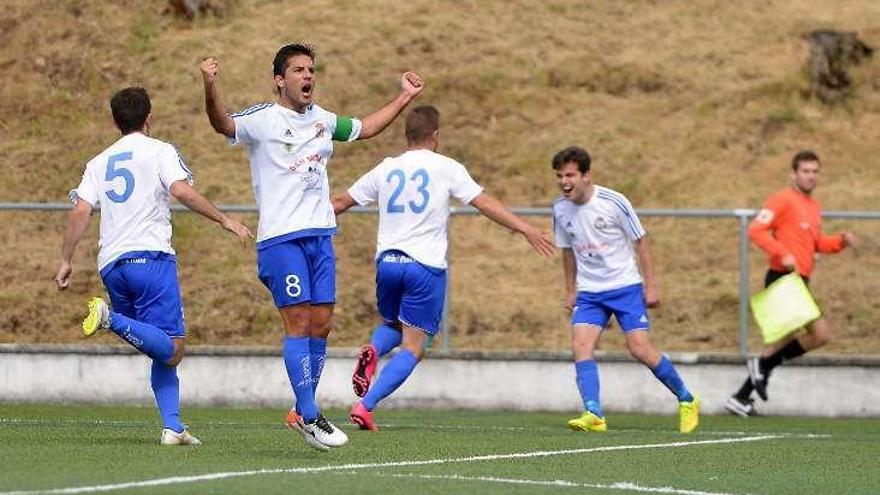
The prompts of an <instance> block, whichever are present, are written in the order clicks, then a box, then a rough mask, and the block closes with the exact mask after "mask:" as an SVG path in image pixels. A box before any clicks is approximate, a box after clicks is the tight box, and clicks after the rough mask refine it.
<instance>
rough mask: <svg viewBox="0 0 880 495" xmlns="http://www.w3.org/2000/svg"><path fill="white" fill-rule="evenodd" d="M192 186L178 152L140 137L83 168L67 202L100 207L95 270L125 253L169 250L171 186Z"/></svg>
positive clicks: (131, 138) (134, 136)
mask: <svg viewBox="0 0 880 495" xmlns="http://www.w3.org/2000/svg"><path fill="white" fill-rule="evenodd" d="M179 180H185V181H187V182H189V183H190V184H192V173H190V171H189V169H188V168H186V164H184V162H183V159H182V158H181V157H180V154H179V153H178V152H177V149H176V148H175V147H174V146H172V145H171V144H168V143H166V142H164V141H160V140H158V139H153V138H151V137H148V136H145V135H143V134H141V133H139V132H135V133H132V134H127V135H125V136H123V137H122V138H120V139H119V140H118V141H116V142H115V143H113V144H112V145H111V146H110V147H109V148H107V149H106V150H104V151H103V152H102V153H101V154H100V155H98V156H96V157H94V158H92V159H91V160H89V162H88V163H87V164H86V171H85V173H83V178H82V181H81V182H80V184H79V186H77V188H76V189H74V190H72V191H70V199H71V201H73V202H74V203H76V202H77V201H78V200H79V199H82V200H83V201H86V202H88V203H89V204H91V205H92V206H97V205H98V204H100V205H101V232H100V239H99V241H98V247H99V251H98V269H99V270H101V269H103V268H104V267H106V266H107V265H109V264H110V263H111V262H113V261H115V260H116V259H118V258H119V257H120V256H122V255H124V254H125V253H128V252H132V251H160V252H164V253H170V254H174V249H173V248H172V247H171V209H170V207H169V202H170V190H171V185H172V184H174V183H175V182H177V181H179Z"/></svg>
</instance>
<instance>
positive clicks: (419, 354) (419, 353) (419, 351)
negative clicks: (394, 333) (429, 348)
mask: <svg viewBox="0 0 880 495" xmlns="http://www.w3.org/2000/svg"><path fill="white" fill-rule="evenodd" d="M407 350H409V352H411V353H412V355H413V356H415V358H416V360H417V361H421V360H422V357H424V355H425V348H424V346H422V347H419V348H418V349H410V348H407Z"/></svg>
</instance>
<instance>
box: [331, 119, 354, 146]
mask: <svg viewBox="0 0 880 495" xmlns="http://www.w3.org/2000/svg"><path fill="white" fill-rule="evenodd" d="M353 128H354V124H352V122H351V118H350V117H343V116H341V115H340V116H337V117H336V130H334V131H333V140H334V141H348V140H349V139H351V130H352V129H353Z"/></svg>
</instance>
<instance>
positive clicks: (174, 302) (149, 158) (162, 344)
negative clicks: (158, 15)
mask: <svg viewBox="0 0 880 495" xmlns="http://www.w3.org/2000/svg"><path fill="white" fill-rule="evenodd" d="M110 107H111V110H112V112H113V119H114V121H115V122H116V126H117V127H118V128H119V130H120V132H122V138H120V139H119V140H118V141H116V142H115V143H113V144H112V145H111V146H110V147H109V148H107V149H106V150H104V151H103V152H102V153H101V154H99V155H98V156H96V157H95V158H93V159H92V160H90V161H89V162H88V164H87V165H86V170H85V173H84V174H83V178H82V181H81V182H80V184H79V186H77V188H76V189H74V190H72V191H71V193H70V198H71V200H72V201H73V203H74V206H73V210H72V211H71V213H70V217H69V219H68V226H67V234H66V235H65V237H64V246H63V248H62V253H61V266H60V267H59V268H58V272H57V274H56V275H55V282H56V283H57V285H58V289H59V290H63V289H66V288H67V287H68V285H69V283H70V275H71V273H72V271H73V269H72V267H71V260H72V258H73V253H74V250H75V249H76V245H77V244H78V243H79V241H80V239H81V238H82V236H83V234H84V233H85V230H86V228H87V227H88V225H89V218H90V215H91V213H92V208H93V207H94V206H96V205H99V204H100V205H101V227H100V241H99V243H98V246H99V251H98V269H99V270H100V274H101V279H102V280H103V282H104V286H105V287H106V288H107V292H108V294H109V295H110V301H111V303H112V305H113V310H112V311H111V310H110V309H109V308H108V307H107V304H106V303H105V302H104V300H103V299H101V298H97V297H96V298H93V299H92V300H91V301H89V314H88V316H87V317H86V319H85V321H84V322H83V333H85V335H86V336H90V335H93V334H94V333H95V332H96V331H97V330H98V329H99V328H103V329H108V330H110V331H111V332H113V333H115V334H117V335H119V337H120V338H122V339H123V340H125V341H126V342H128V343H129V344H131V345H132V346H134V347H135V348H137V349H138V350H139V351H141V352H142V353H144V354H146V355H147V356H149V357H150V358H151V359H152V360H153V365H152V370H151V375H150V384H151V385H152V388H153V393H154V394H155V396H156V405H157V406H158V408H159V413H160V415H161V416H162V424H163V426H164V429H163V430H162V436H161V439H160V442H161V443H162V444H163V445H198V444H199V443H200V442H199V441H198V440H197V439H196V438H195V437H194V436H192V435H191V434H190V433H189V432H188V431H186V430H185V429H184V426H183V424H182V423H181V422H180V392H179V381H178V378H177V368H176V366H177V364H178V363H180V360H181V359H183V353H184V337H185V329H184V322H183V305H182V302H181V299H180V287H179V284H178V281H177V261H176V258H175V253H174V249H173V248H172V247H171V222H170V219H171V212H170V209H169V200H170V196H174V197H175V198H176V199H177V200H178V201H180V202H181V203H183V204H184V205H186V206H187V207H188V208H189V209H191V210H193V211H195V212H196V213H199V214H201V215H203V216H205V217H207V218H209V219H211V220H214V221H215V222H218V223H220V224H221V225H222V226H223V228H225V229H226V230H229V231H230V232H232V233H233V234H235V235H236V236H238V237H239V238H240V239H241V240H242V241H244V240H247V239H249V238H250V237H251V233H250V231H249V230H248V229H247V227H245V226H244V225H242V224H241V223H239V222H237V221H235V220H232V219H230V218H228V217H227V216H226V215H224V214H223V213H221V212H220V211H218V210H217V208H216V207H214V205H212V204H211V203H210V202H209V201H208V200H207V199H205V198H204V197H203V196H202V195H201V194H199V193H198V192H197V191H196V190H195V189H193V188H192V174H191V173H190V171H189V169H187V167H186V165H185V164H184V163H183V159H182V158H181V157H180V155H179V154H178V153H177V150H176V149H175V148H174V146H172V145H170V144H168V143H166V142H164V141H160V140H158V139H153V138H151V137H149V134H150V109H151V105H150V98H149V96H148V95H147V92H146V91H145V90H144V89H143V88H126V89H123V90H121V91H119V92H118V93H116V94H115V95H114V96H113V98H112V99H111V100H110Z"/></svg>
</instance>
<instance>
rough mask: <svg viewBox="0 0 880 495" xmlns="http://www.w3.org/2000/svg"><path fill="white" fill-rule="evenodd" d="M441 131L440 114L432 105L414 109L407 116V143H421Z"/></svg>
mask: <svg viewBox="0 0 880 495" xmlns="http://www.w3.org/2000/svg"><path fill="white" fill-rule="evenodd" d="M438 129H440V112H438V111H437V109H436V108H434V107H433V106H431V105H424V106H421V107H416V108H413V109H412V111H411V112H410V113H409V115H407V116H406V141H407V142H408V143H421V142H423V141H425V140H426V139H428V138H429V137H431V135H432V134H434V131H436V130H438Z"/></svg>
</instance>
